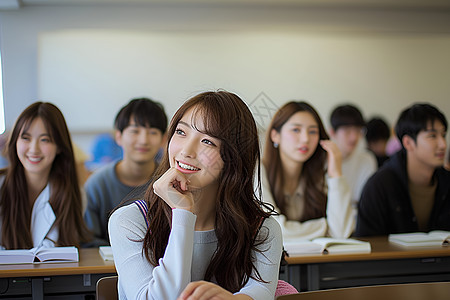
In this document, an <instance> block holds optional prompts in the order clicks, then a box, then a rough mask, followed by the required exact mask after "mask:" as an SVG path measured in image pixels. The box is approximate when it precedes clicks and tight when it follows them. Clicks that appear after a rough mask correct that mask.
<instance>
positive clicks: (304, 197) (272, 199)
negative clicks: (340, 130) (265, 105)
mask: <svg viewBox="0 0 450 300" xmlns="http://www.w3.org/2000/svg"><path fill="white" fill-rule="evenodd" d="M341 161H342V158H341V153H340V151H339V149H338V147H337V146H336V144H335V143H334V142H332V141H330V140H329V137H328V135H327V133H326V131H325V128H324V126H323V123H322V120H321V119H320V117H319V115H318V114H317V112H316V110H315V109H314V108H313V107H312V106H311V105H309V104H308V103H306V102H293V101H292V102H289V103H286V104H285V105H284V106H283V107H281V108H280V109H279V110H278V111H277V112H276V113H275V115H274V117H273V119H272V122H271V124H270V125H269V128H268V130H267V136H266V145H265V149H264V157H263V170H262V174H261V177H262V180H261V181H262V191H263V201H264V202H268V203H271V204H272V205H274V206H275V209H276V210H277V212H279V213H280V215H279V216H275V218H276V220H277V221H278V222H279V223H280V225H281V228H282V232H283V239H284V240H290V239H312V238H316V237H320V236H327V235H329V236H332V237H339V238H346V237H349V236H350V234H351V233H352V231H353V228H354V223H355V218H354V217H353V216H352V210H351V206H350V196H351V194H350V189H349V187H348V184H347V182H346V180H345V178H344V177H343V176H342V168H341Z"/></svg>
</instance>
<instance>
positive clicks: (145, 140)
mask: <svg viewBox="0 0 450 300" xmlns="http://www.w3.org/2000/svg"><path fill="white" fill-rule="evenodd" d="M114 127H115V140H116V142H117V144H118V145H119V146H121V147H122V149H123V159H121V160H119V161H114V162H111V163H110V164H109V165H106V166H104V167H103V168H102V169H100V170H98V171H96V172H94V174H92V175H91V176H90V177H89V178H88V180H87V181H86V183H85V190H86V194H87V198H88V206H87V210H86V213H85V220H86V224H87V226H88V227H89V228H90V229H91V230H92V231H93V233H94V236H95V241H94V243H93V246H99V245H108V244H109V239H108V231H107V226H108V217H109V215H110V213H111V212H112V211H113V209H114V208H115V207H117V206H118V205H119V204H120V203H121V202H122V200H123V199H124V198H126V197H127V195H129V194H130V193H131V192H133V191H134V190H135V189H139V188H140V187H141V188H142V187H145V185H146V184H147V183H148V182H149V180H150V179H151V178H152V176H153V173H154V171H155V170H156V168H157V162H156V160H155V157H156V155H157V154H158V151H159V150H160V148H161V146H162V143H163V141H164V140H165V132H166V128H167V116H166V114H165V112H164V108H163V107H162V105H161V104H159V103H157V102H154V101H152V100H150V99H147V98H140V99H133V100H131V101H130V102H129V103H128V104H127V105H125V106H124V107H123V108H122V109H121V110H120V111H119V113H118V114H117V116H116V119H115V122H114Z"/></svg>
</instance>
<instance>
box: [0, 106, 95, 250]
mask: <svg viewBox="0 0 450 300" xmlns="http://www.w3.org/2000/svg"><path fill="white" fill-rule="evenodd" d="M6 148H7V149H6V150H7V157H8V160H9V166H8V168H6V169H2V170H1V171H0V174H1V177H0V184H1V189H0V233H1V235H0V245H1V246H2V247H4V248H6V249H28V248H33V247H39V246H43V247H53V246H69V245H71V246H79V245H80V244H81V243H84V242H87V241H88V240H89V238H90V233H89V230H88V229H87V227H86V225H85V223H84V221H83V217H82V200H81V194H80V187H79V185H78V179H77V173H76V166H75V159H74V155H73V148H72V142H71V139H70V134H69V131H68V129H67V125H66V122H65V120H64V117H63V115H62V113H61V111H60V110H59V109H58V108H57V107H56V106H55V105H53V104H51V103H45V102H36V103H34V104H32V105H30V106H28V107H27V108H26V109H25V110H24V111H23V112H22V113H21V114H20V116H19V118H18V119H17V121H16V123H15V125H14V128H13V130H12V132H11V135H10V138H9V141H8V143H7V145H6Z"/></svg>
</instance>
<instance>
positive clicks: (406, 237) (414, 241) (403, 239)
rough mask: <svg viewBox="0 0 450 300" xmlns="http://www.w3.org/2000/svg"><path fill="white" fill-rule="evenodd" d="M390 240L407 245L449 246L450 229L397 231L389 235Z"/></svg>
mask: <svg viewBox="0 0 450 300" xmlns="http://www.w3.org/2000/svg"><path fill="white" fill-rule="evenodd" d="M389 242H392V243H395V244H397V245H401V246H405V247H430V246H448V245H450V231H443V230H433V231H430V232H428V233H425V232H413V233H395V234H390V235H389Z"/></svg>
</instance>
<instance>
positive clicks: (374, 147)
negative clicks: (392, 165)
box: [366, 117, 391, 167]
mask: <svg viewBox="0 0 450 300" xmlns="http://www.w3.org/2000/svg"><path fill="white" fill-rule="evenodd" d="M390 137H391V130H390V129H389V125H388V124H387V123H386V121H385V120H383V118H381V117H373V118H372V119H370V120H369V121H368V122H367V124H366V141H367V148H368V149H369V150H370V151H372V153H373V154H374V155H375V158H376V159H377V164H378V167H381V166H382V165H383V163H384V162H385V161H387V160H388V159H389V156H388V155H387V154H386V145H387V143H388V141H389V138H390Z"/></svg>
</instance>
